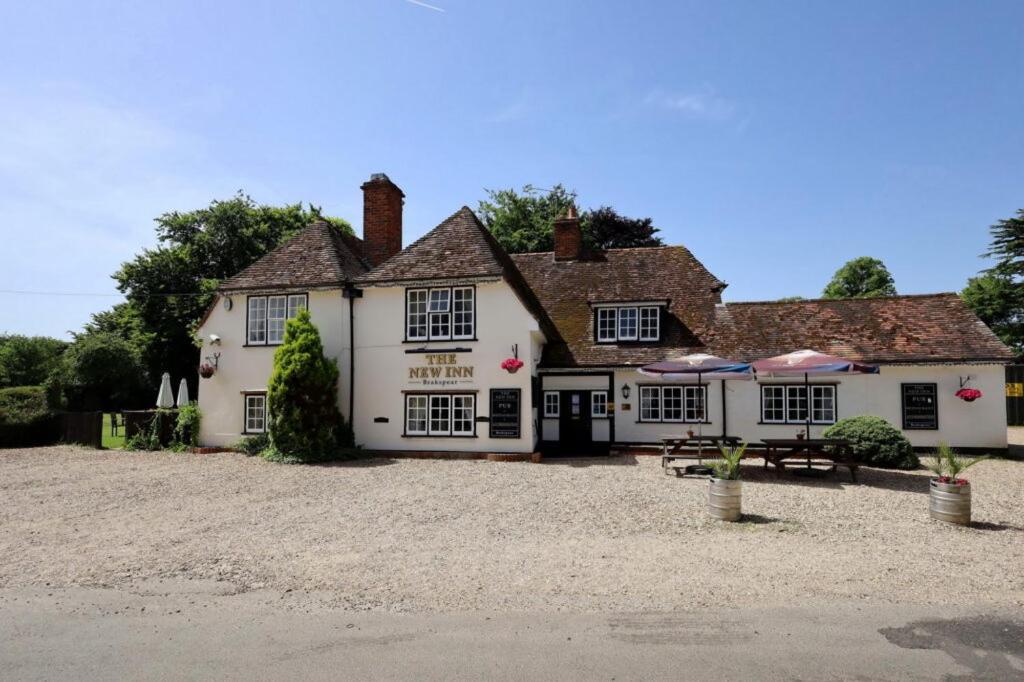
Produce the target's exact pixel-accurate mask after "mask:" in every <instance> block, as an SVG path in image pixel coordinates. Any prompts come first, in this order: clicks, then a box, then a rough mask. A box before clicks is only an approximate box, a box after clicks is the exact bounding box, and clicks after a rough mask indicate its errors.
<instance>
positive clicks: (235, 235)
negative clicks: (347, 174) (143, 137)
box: [86, 192, 352, 390]
mask: <svg viewBox="0 0 1024 682" xmlns="http://www.w3.org/2000/svg"><path fill="white" fill-rule="evenodd" d="M319 218H325V219H327V220H329V221H330V222H331V223H332V224H333V225H335V226H336V227H337V228H338V229H340V230H343V231H345V232H347V233H349V234H351V233H352V228H351V226H350V225H349V224H348V223H347V222H345V221H344V220H342V219H340V218H330V217H327V216H323V214H322V213H321V211H320V209H319V208H318V207H315V206H309V207H308V208H304V207H303V205H302V204H293V205H289V206H283V207H276V206H266V205H260V204H257V203H256V202H254V201H253V200H252V199H251V198H250V197H249V196H247V195H245V194H242V193H241V192H240V193H238V194H237V195H236V196H234V197H233V198H231V199H228V200H225V201H213V202H212V203H211V204H210V205H209V206H208V207H206V208H201V209H198V210H195V211H188V212H178V211H174V212H171V213H165V214H164V215H162V216H160V217H159V218H157V219H156V235H157V240H158V245H157V246H156V247H155V248H153V249H146V250H144V251H143V252H142V253H140V254H139V255H138V256H136V257H135V258H134V259H133V260H131V261H129V262H127V263H124V264H123V265H122V266H121V268H120V269H119V270H118V271H117V272H116V273H115V274H114V279H115V280H116V281H117V287H118V289H119V290H120V291H121V292H122V293H124V294H125V297H126V299H127V300H126V301H125V302H124V303H121V304H119V305H117V306H115V307H114V308H113V309H112V310H109V311H106V312H103V313H99V314H97V315H95V316H94V317H93V320H92V322H91V323H90V324H89V325H87V326H86V333H95V332H104V333H109V334H115V335H117V336H119V337H121V338H122V339H125V340H127V341H129V342H130V343H131V344H132V345H133V346H134V347H135V348H136V349H137V350H138V353H139V355H140V356H141V358H142V363H143V366H144V367H145V370H146V372H147V374H148V375H149V377H150V382H151V383H152V382H154V381H155V378H156V377H159V376H160V375H161V374H162V373H163V372H165V371H168V372H170V373H171V376H172V377H174V379H175V381H176V380H177V378H178V377H182V376H184V377H186V378H187V379H188V380H189V383H190V384H191V386H190V388H191V389H192V390H195V388H196V382H197V381H198V379H197V378H196V367H197V366H198V364H199V356H198V351H197V349H196V347H195V344H194V342H193V339H192V332H193V329H194V327H195V325H196V324H197V323H198V321H199V319H200V318H201V317H202V315H203V312H204V311H205V310H206V308H207V306H209V304H210V302H211V300H212V297H213V291H214V290H215V289H216V287H217V285H218V284H219V283H220V281H221V280H223V279H225V278H227V277H230V276H232V275H235V274H237V273H238V272H240V271H241V270H243V269H245V268H246V267H248V266H249V265H251V264H252V263H254V262H255V261H257V260H259V258H261V257H262V256H263V255H265V254H266V253H267V252H269V251H271V250H272V249H274V248H275V247H276V246H278V245H279V244H281V243H282V242H283V241H285V240H286V239H288V238H289V237H291V236H292V235H294V234H295V233H296V232H298V231H299V230H301V229H302V228H304V227H306V226H307V225H308V224H309V223H310V222H312V221H313V220H316V219H319Z"/></svg>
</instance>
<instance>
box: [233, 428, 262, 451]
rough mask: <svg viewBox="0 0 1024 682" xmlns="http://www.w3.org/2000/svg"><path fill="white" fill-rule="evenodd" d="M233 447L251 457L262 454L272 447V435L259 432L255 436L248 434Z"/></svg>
mask: <svg viewBox="0 0 1024 682" xmlns="http://www.w3.org/2000/svg"><path fill="white" fill-rule="evenodd" d="M233 447H234V448H235V450H238V451H239V452H242V453H244V454H246V455H249V456H250V457H252V456H255V455H260V454H263V452H264V451H266V450H267V449H268V448H269V447H270V436H268V435H267V434H265V433H259V434H256V435H255V436H246V437H245V438H243V439H242V440H240V441H238V442H237V443H235V444H234V446H233Z"/></svg>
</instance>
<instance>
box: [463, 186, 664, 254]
mask: <svg viewBox="0 0 1024 682" xmlns="http://www.w3.org/2000/svg"><path fill="white" fill-rule="evenodd" d="M575 203H576V192H575V191H573V190H568V189H566V188H565V186H564V185H561V184H558V185H555V186H554V187H553V188H551V189H550V190H541V189H538V188H536V187H533V186H532V185H526V186H525V187H523V189H522V191H521V192H517V191H516V190H514V189H503V190H487V199H485V200H483V201H481V202H480V204H479V207H478V210H477V213H478V214H479V216H480V219H481V220H482V221H483V223H484V225H486V226H487V229H489V230H490V231H491V233H492V234H493V235H494V237H495V238H496V239H497V240H498V243H500V244H501V245H502V247H503V248H504V249H505V250H506V251H508V252H509V253H529V252H534V251H551V250H552V249H554V243H555V242H554V223H555V220H556V219H557V218H558V217H560V216H563V215H565V213H566V211H568V209H569V207H570V206H573V205H574V204H575ZM580 228H581V230H582V232H583V240H584V243H585V244H586V245H587V246H588V247H590V248H592V249H598V250H603V249H617V248H629V247H638V246H662V245H663V242H662V240H661V238H660V237H657V236H655V234H656V233H657V232H658V228H656V227H654V226H653V225H652V221H651V219H650V218H628V217H626V216H623V215H620V214H619V213H618V212H617V211H616V210H615V209H613V208H612V207H610V206H601V207H599V208H596V209H591V210H587V211H584V212H583V213H582V214H581V215H580Z"/></svg>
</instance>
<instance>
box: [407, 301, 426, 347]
mask: <svg viewBox="0 0 1024 682" xmlns="http://www.w3.org/2000/svg"><path fill="white" fill-rule="evenodd" d="M405 338H407V339H408V340H410V341H419V340H423V339H426V338H427V290H426V289H409V290H407V291H406V292H405Z"/></svg>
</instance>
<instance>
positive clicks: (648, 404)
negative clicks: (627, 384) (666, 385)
mask: <svg viewBox="0 0 1024 682" xmlns="http://www.w3.org/2000/svg"><path fill="white" fill-rule="evenodd" d="M640 421H642V422H660V421H661V387H660V386H641V387H640Z"/></svg>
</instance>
